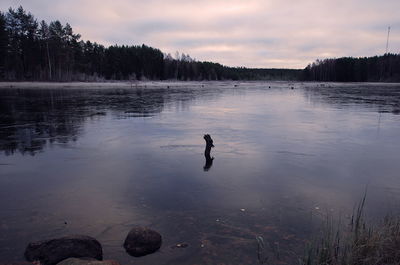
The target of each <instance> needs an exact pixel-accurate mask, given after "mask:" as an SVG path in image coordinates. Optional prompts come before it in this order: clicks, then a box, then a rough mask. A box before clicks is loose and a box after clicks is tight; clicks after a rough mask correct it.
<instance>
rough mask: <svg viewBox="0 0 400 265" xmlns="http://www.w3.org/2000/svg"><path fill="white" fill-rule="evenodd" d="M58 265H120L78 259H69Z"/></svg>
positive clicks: (112, 262)
mask: <svg viewBox="0 0 400 265" xmlns="http://www.w3.org/2000/svg"><path fill="white" fill-rule="evenodd" d="M57 265H120V264H119V263H118V262H116V261H115V260H104V261H100V260H95V259H85V258H83V259H77V258H69V259H65V260H63V261H61V262H59V263H57Z"/></svg>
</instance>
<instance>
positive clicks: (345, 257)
mask: <svg viewBox="0 0 400 265" xmlns="http://www.w3.org/2000/svg"><path fill="white" fill-rule="evenodd" d="M365 197H366V195H364V197H363V199H362V200H361V202H360V203H359V205H358V207H357V209H356V210H355V211H354V214H353V216H352V218H351V222H350V224H349V225H347V226H343V225H342V224H341V222H340V221H339V222H338V224H337V225H334V222H333V221H332V218H327V220H326V224H325V225H324V229H323V231H322V233H321V235H320V236H319V237H318V238H317V239H316V240H314V242H312V243H310V244H309V245H308V247H307V248H306V251H305V255H304V258H303V259H300V262H299V263H300V264H301V265H399V264H400V218H399V217H396V216H387V217H385V218H384V220H383V221H382V223H381V224H379V225H375V226H372V225H368V224H367V223H366V222H365V219H364V216H363V211H364V205H365ZM343 227H344V228H343Z"/></svg>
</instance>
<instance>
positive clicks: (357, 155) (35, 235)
mask: <svg viewBox="0 0 400 265" xmlns="http://www.w3.org/2000/svg"><path fill="white" fill-rule="evenodd" d="M169 86H170V87H167V85H158V86H154V87H151V86H147V87H146V88H145V87H137V88H125V89H124V88H118V89H107V88H101V89H96V88H91V89H90V88H85V89H76V88H75V89H62V88H57V89H51V88H46V89H18V88H15V87H14V88H3V89H0V210H1V211H0V260H1V261H3V262H18V261H22V260H23V252H24V249H25V247H26V245H27V243H28V242H30V241H36V240H41V239H48V238H53V237H58V236H63V235H66V234H87V235H90V236H93V237H95V238H97V239H98V240H99V241H100V242H101V243H102V245H103V250H104V257H105V258H106V259H116V260H118V261H120V262H121V264H139V263H140V264H257V262H258V261H257V244H256V240H255V237H256V236H262V237H263V238H264V240H265V241H266V242H267V245H268V247H267V248H266V250H265V253H264V254H265V255H268V256H270V257H271V259H279V260H280V261H281V262H283V263H284V262H291V261H293V260H294V259H295V258H296V256H297V255H298V254H299V253H300V254H301V253H302V247H303V245H304V241H305V239H307V238H308V237H309V236H310V235H311V234H312V232H313V230H314V228H315V227H316V226H317V224H318V223H319V220H320V219H321V218H323V216H326V215H327V214H329V215H333V216H343V218H348V216H349V214H351V211H352V209H353V207H354V205H355V204H356V203H357V202H358V201H359V200H360V198H361V197H362V195H363V193H364V191H365V189H366V188H367V187H368V195H367V209H366V213H367V215H368V216H369V218H371V220H378V219H379V218H380V217H381V216H382V215H384V214H386V213H388V212H394V213H398V212H400V207H399V206H400V173H399V172H400V159H399V157H400V140H399V136H400V115H398V114H399V113H400V86H398V85H384V86H382V85H373V84H366V85H360V84H350V85H348V84H346V85H344V84H307V83H306V84H301V83H294V84H289V83H240V84H239V83H205V84H204V85H202V84H200V83H187V85H185V84H180V85H177V86H174V85H169ZM292 86H293V87H294V89H291V87H292ZM205 133H209V134H211V136H212V138H213V139H214V145H215V148H214V149H213V150H212V156H214V157H215V159H214V161H213V164H212V166H211V167H210V168H209V169H208V170H205V169H204V166H205V158H204V155H203V151H204V146H205V142H204V140H203V134H205ZM135 225H144V226H149V227H151V228H153V229H155V230H157V231H159V232H160V233H161V234H162V235H163V245H162V248H161V250H160V251H158V252H157V253H155V254H152V255H149V256H145V257H142V258H133V257H130V256H129V255H128V254H126V253H125V251H124V249H123V248H122V243H123V240H124V238H125V236H126V234H127V233H128V231H129V230H130V229H131V228H132V227H133V226H135ZM177 243H188V244H189V246H188V247H187V248H173V246H174V245H176V244H177Z"/></svg>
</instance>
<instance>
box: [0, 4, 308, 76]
mask: <svg viewBox="0 0 400 265" xmlns="http://www.w3.org/2000/svg"><path fill="white" fill-rule="evenodd" d="M300 74H301V70H293V69H249V68H235V67H227V66H223V65H221V64H219V63H212V62H199V61H196V60H194V59H192V58H191V57H190V56H189V55H186V54H183V53H182V54H180V53H179V52H177V53H176V55H175V56H174V57H172V56H171V55H170V54H165V53H163V52H162V51H160V50H159V49H155V48H152V47H149V46H146V45H144V44H143V45H132V46H126V45H113V46H110V47H105V46H103V45H101V44H98V43H96V42H90V41H83V40H81V35H80V34H76V33H74V31H73V29H72V27H71V25H69V24H68V23H66V24H65V25H63V24H62V23H61V22H60V21H52V22H50V23H47V22H46V21H44V20H42V21H40V22H38V21H37V20H36V19H35V17H34V16H33V15H32V14H31V13H29V12H27V11H26V10H24V9H23V7H22V6H20V7H19V8H17V9H13V8H10V9H9V10H8V11H7V12H2V13H0V80H3V81H5V80H7V81H33V80H35V81H36V80H37V81H103V80H169V79H172V80H296V79H298V78H299V76H300Z"/></svg>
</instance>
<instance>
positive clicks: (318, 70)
mask: <svg viewBox="0 0 400 265" xmlns="http://www.w3.org/2000/svg"><path fill="white" fill-rule="evenodd" d="M302 80H305V81H333V82H400V54H391V53H386V54H384V55H382V56H374V57H362V58H352V57H343V58H338V59H325V60H317V61H316V62H314V63H312V64H310V65H308V66H307V67H306V68H305V69H304V70H303V74H302Z"/></svg>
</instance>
